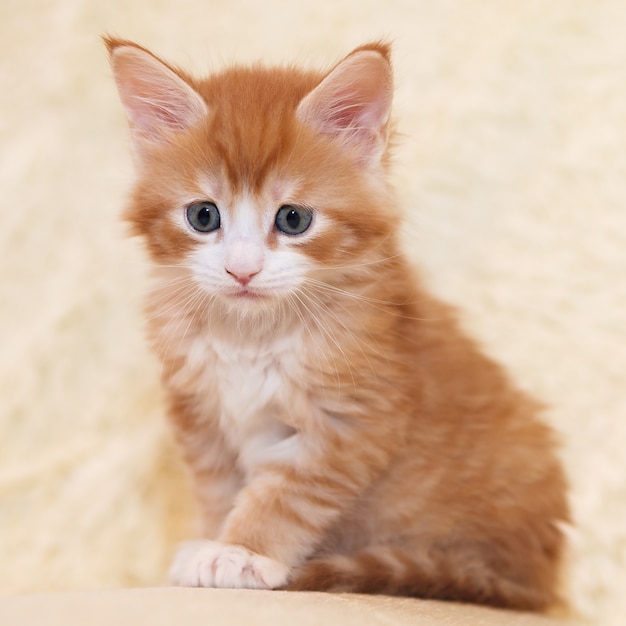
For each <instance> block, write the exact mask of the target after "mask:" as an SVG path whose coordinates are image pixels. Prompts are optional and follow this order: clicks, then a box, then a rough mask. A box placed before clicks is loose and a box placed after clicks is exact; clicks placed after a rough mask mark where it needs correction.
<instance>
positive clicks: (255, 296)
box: [232, 287, 266, 300]
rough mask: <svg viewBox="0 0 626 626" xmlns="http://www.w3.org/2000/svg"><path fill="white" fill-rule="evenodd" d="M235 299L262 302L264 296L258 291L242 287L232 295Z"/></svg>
mask: <svg viewBox="0 0 626 626" xmlns="http://www.w3.org/2000/svg"><path fill="white" fill-rule="evenodd" d="M232 295H233V296H234V297H235V298H239V299H242V300H263V299H264V298H266V296H265V295H264V294H262V293H259V292H258V291H255V290H252V289H248V288H247V287H243V288H242V289H239V290H238V291H236V292H234V293H233V294H232Z"/></svg>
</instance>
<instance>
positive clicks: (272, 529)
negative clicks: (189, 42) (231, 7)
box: [106, 39, 569, 610]
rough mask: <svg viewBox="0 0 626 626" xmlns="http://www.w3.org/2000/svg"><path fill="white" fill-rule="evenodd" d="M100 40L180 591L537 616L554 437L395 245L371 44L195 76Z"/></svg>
mask: <svg viewBox="0 0 626 626" xmlns="http://www.w3.org/2000/svg"><path fill="white" fill-rule="evenodd" d="M106 44H107V46H108V49H109V53H110V57H111V63H112V67H113V70H114V75H115V79H116V81H117V85H118V88H119V91H120V96H121V99H122V102H123V103H124V106H125V110H126V112H127V115H128V119H129V124H130V129H131V137H132V142H133V149H134V153H135V156H136V161H137V172H138V177H137V181H136V184H135V187H134V189H133V192H132V196H131V198H130V201H129V204H128V207H127V209H126V214H125V217H126V219H127V220H128V221H129V222H130V223H131V225H132V226H133V229H134V232H135V233H137V234H139V235H141V236H142V237H143V238H144V239H145V241H146V244H147V248H148V251H149V253H150V256H151V258H152V260H153V262H154V278H155V283H154V286H153V289H152V292H151V294H150V297H149V305H148V329H149V335H150V338H151V341H152V344H153V346H154V349H155V351H156V353H157V355H158V356H159V358H160V359H161V361H162V371H163V384H164V386H165V389H166V391H167V395H168V398H169V415H170V418H171V421H172V424H173V426H174V429H175V432H176V435H177V438H178V440H179V442H180V444H181V446H182V449H183V451H184V454H185V457H186V459H187V461H188V463H189V466H190V468H191V470H192V471H193V473H194V476H195V479H196V488H197V494H198V498H199V501H200V503H201V510H202V516H203V524H204V533H205V536H204V538H203V539H202V540H200V541H196V542H190V543H188V544H185V545H184V546H183V547H182V548H181V550H180V552H179V553H178V555H177V556H176V558H175V559H174V564H173V566H172V571H171V577H172V580H173V582H175V583H176V584H182V585H193V586H212V587H257V588H287V589H309V590H315V589H317V590H330V591H332V590H337V591H357V592H367V593H386V594H406V595H415V596H421V597H431V598H441V599H450V600H460V601H469V602H479V603H485V604H490V605H495V606H502V607H511V608H520V609H530V610H545V609H547V608H549V607H551V606H553V605H554V604H555V603H556V602H557V600H558V596H559V591H558V583H559V569H560V564H561V561H562V557H563V553H564V538H563V534H562V530H561V524H562V523H564V522H567V521H568V520H569V513H568V507H567V502H566V484H565V479H564V476H563V472H562V470H561V467H560V464H559V462H558V461H557V458H556V455H555V441H554V436H553V433H552V432H551V431H550V429H549V428H548V427H547V426H546V425H544V424H543V423H542V422H541V421H540V419H539V418H538V413H539V410H540V407H539V406H538V404H537V403H536V402H534V401H533V400H532V399H530V398H529V397H527V396H526V395H524V394H523V393H522V392H520V391H519V390H518V389H517V388H516V387H515V386H514V385H513V384H512V383H511V381H510V380H509V378H508V376H507V375H506V374H505V373H504V372H503V370H502V368H501V367H499V366H498V365H497V364H496V363H494V362H493V361H492V360H490V359H489V358H488V357H486V356H485V355H484V354H483V353H482V352H481V350H480V349H479V348H478V347H477V345H476V344H475V343H474V342H473V341H472V340H471V339H469V338H467V337H466V336H465V335H464V334H463V333H462V332H461V330H460V329H459V327H458V325H457V322H456V320H455V314H454V312H453V311H452V310H451V309H450V308H449V307H448V306H446V305H444V304H442V303H441V302H439V301H438V300H436V299H435V298H433V297H432V296H431V295H430V294H429V293H428V292H427V291H425V289H424V287H423V286H422V284H421V283H420V280H419V276H418V275H417V274H416V272H415V271H414V269H413V268H412V267H411V266H410V265H409V263H408V262H407V259H406V258H405V256H404V255H403V253H402V251H401V248H400V246H399V243H398V232H399V224H400V215H399V211H398V209H397V208H396V207H397V202H396V201H395V199H394V194H393V190H392V189H391V188H390V185H389V179H388V162H389V155H388V152H389V151H388V145H389V139H390V135H391V134H392V133H391V127H390V122H389V108H390V105H391V93H392V80H391V67H390V59H389V49H388V47H387V46H386V45H384V44H380V43H375V44H370V45H367V46H363V47H361V48H358V49H357V50H355V51H353V52H352V53H351V54H350V55H348V56H347V57H346V58H345V59H343V60H342V61H341V62H340V63H338V64H337V65H336V66H335V67H334V68H332V69H331V70H330V71H328V72H315V71H302V70H300V69H296V68H293V67H287V68H269V69H268V68H264V67H260V66H259V67H257V66H254V67H235V68H231V69H227V70H225V71H223V72H221V73H218V74H216V75H213V76H209V77H208V78H206V79H203V80H197V79H195V78H193V77H191V76H189V75H188V74H187V73H185V72H183V71H181V70H179V69H176V68H174V67H172V66H170V65H167V64H166V63H165V62H163V61H162V60H160V59H158V58H157V57H155V56H154V55H152V54H151V53H150V52H148V51H147V50H145V49H143V48H141V47H140V46H137V45H135V44H133V43H131V42H126V41H120V40H114V39H107V40H106ZM284 207H286V209H285V211H286V212H285V213H284V215H286V216H288V217H286V218H285V219H287V220H288V221H287V222H284V221H282V222H281V221H280V219H279V215H278V214H279V212H280V211H281V210H283V208H284ZM196 210H197V214H196V213H194V211H196ZM216 211H217V213H216ZM216 215H218V216H219V220H220V221H219V226H218V227H215V228H213V226H210V230H208V231H206V232H205V231H202V230H198V229H197V224H198V223H200V225H201V228H209V227H208V226H207V224H209V225H211V224H213V222H210V221H209V220H210V219H213V218H215V216H216ZM194 216H196V217H194ZM211 216H212V217H211ZM309 217H311V222H310V226H308V228H306V229H304V230H303V231H302V232H300V231H298V232H291V231H290V232H285V231H284V230H281V224H282V227H284V228H288V229H289V228H293V229H294V230H298V229H300V228H301V227H302V226H303V225H306V223H307V220H308V218H309ZM196 218H197V220H200V222H198V221H196V222H194V221H193V220H194V219H196ZM289 220H290V221H289ZM194 223H195V224H196V226H194ZM215 223H217V222H215ZM285 224H286V226H285ZM294 225H295V226H294Z"/></svg>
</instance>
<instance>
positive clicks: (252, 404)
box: [187, 335, 302, 474]
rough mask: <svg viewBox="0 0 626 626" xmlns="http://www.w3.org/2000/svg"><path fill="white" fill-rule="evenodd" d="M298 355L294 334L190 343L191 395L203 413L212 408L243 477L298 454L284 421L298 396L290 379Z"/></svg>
mask: <svg viewBox="0 0 626 626" xmlns="http://www.w3.org/2000/svg"><path fill="white" fill-rule="evenodd" d="M301 352H302V345H301V343H300V341H299V337H298V336H297V335H296V336H289V337H287V338H282V339H277V340H274V341H267V340H264V341H263V342H262V343H260V342H259V343H256V342H241V341H232V340H228V339H223V338H219V337H202V338H200V337H198V338H196V339H194V340H193V341H192V342H191V343H190V346H189V350H188V353H187V363H188V367H189V368H190V370H193V372H194V378H195V382H194V384H193V387H194V390H195V394H196V396H197V398H198V400H199V402H200V404H201V405H203V404H204V405H205V409H206V411H215V410H216V407H218V408H217V410H218V412H219V415H218V416H217V417H218V419H219V423H220V429H221V431H222V433H223V435H224V437H225V439H226V441H227V442H228V444H229V445H230V447H231V449H232V450H233V451H234V452H235V453H236V454H237V455H238V458H239V461H240V464H241V467H242V469H243V470H244V472H245V473H248V474H249V473H250V472H252V471H253V470H254V468H255V467H256V466H257V465H258V464H259V463H260V462H262V461H268V460H278V459H283V460H286V459H287V458H289V457H292V456H294V455H297V454H298V451H299V447H300V438H299V435H298V434H297V432H296V431H295V429H294V428H292V427H291V426H289V425H288V423H287V422H288V421H289V419H288V416H289V410H290V407H289V398H290V397H293V395H294V394H295V395H299V393H298V391H297V390H296V389H295V388H294V387H295V383H294V380H297V379H298V375H297V372H298V371H299V370H301V367H302V366H301V362H300V358H301V357H300V354H301ZM201 362H202V366H200V363H201ZM189 373H191V371H190V372H189ZM213 394H216V395H217V399H218V402H217V403H216V402H215V400H216V398H215V397H214V395H213ZM209 396H210V397H209ZM286 418H287V419H286Z"/></svg>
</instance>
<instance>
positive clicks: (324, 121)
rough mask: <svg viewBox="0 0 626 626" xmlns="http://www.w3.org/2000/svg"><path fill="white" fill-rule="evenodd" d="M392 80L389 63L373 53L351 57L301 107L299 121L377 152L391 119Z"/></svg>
mask: <svg viewBox="0 0 626 626" xmlns="http://www.w3.org/2000/svg"><path fill="white" fill-rule="evenodd" d="M391 98H392V77H391V67H390V66H389V62H388V61H387V59H385V58H384V57H383V56H382V55H381V54H379V53H378V52H375V51H373V50H362V51H359V52H356V53H354V54H352V55H350V56H349V57H348V58H347V59H345V60H344V61H342V62H341V63H340V64H339V65H338V66H337V67H335V69H334V70H332V72H331V73H330V74H329V75H328V76H327V77H326V78H325V79H324V80H323V81H322V82H321V83H320V84H319V85H318V86H317V87H316V88H315V89H314V90H313V91H312V92H311V93H309V94H308V95H307V96H306V97H305V98H304V99H303V100H302V101H301V102H300V105H299V106H298V111H297V115H298V117H299V118H300V120H301V121H302V122H304V123H306V124H308V125H310V126H312V127H314V128H315V129H317V130H319V131H320V132H322V133H326V134H331V135H335V136H341V135H345V137H346V139H347V140H348V141H352V142H353V143H356V144H359V143H360V144H362V145H361V147H362V148H363V149H365V150H367V151H372V150H373V149H374V148H376V149H378V148H379V147H380V146H379V145H377V144H379V143H380V141H378V142H377V141H372V139H374V138H378V139H381V136H382V134H383V132H382V131H383V130H384V127H385V126H386V124H387V121H388V118H389V112H390V108H391Z"/></svg>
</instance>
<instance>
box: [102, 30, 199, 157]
mask: <svg viewBox="0 0 626 626" xmlns="http://www.w3.org/2000/svg"><path fill="white" fill-rule="evenodd" d="M104 42H105V45H106V46H107V49H108V51H109V56H110V61H111V67H112V69H113V74H114V77H115V82H116V83H117V88H118V91H119V94H120V98H121V100H122V104H123V105H124V108H125V109H126V115H127V117H128V121H129V124H130V129H131V135H132V139H133V144H134V147H135V149H136V150H137V152H138V153H139V154H140V155H141V154H142V153H143V152H144V150H145V149H146V147H148V146H149V145H154V144H155V143H163V142H166V141H167V138H168V136H169V135H170V134H171V133H172V132H177V131H178V132H180V131H182V130H186V129H188V128H191V127H192V126H193V125H194V124H196V123H197V122H198V121H199V120H200V119H202V118H203V117H204V116H206V114H207V113H208V108H207V105H206V104H205V102H204V100H203V99H202V98H201V97H200V95H199V94H198V93H197V92H196V91H195V90H194V89H193V87H191V85H189V83H187V82H186V81H185V80H183V78H182V77H181V76H180V75H179V74H178V73H176V72H175V71H174V70H173V69H172V68H171V67H169V66H168V65H166V64H165V63H164V62H163V61H161V60H160V59H158V58H157V57H155V56H154V55H153V54H151V53H150V52H148V51H147V50H145V49H144V48H141V47H140V46H137V45H136V44H133V43H131V42H127V41H120V40H117V39H110V38H105V39H104Z"/></svg>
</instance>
